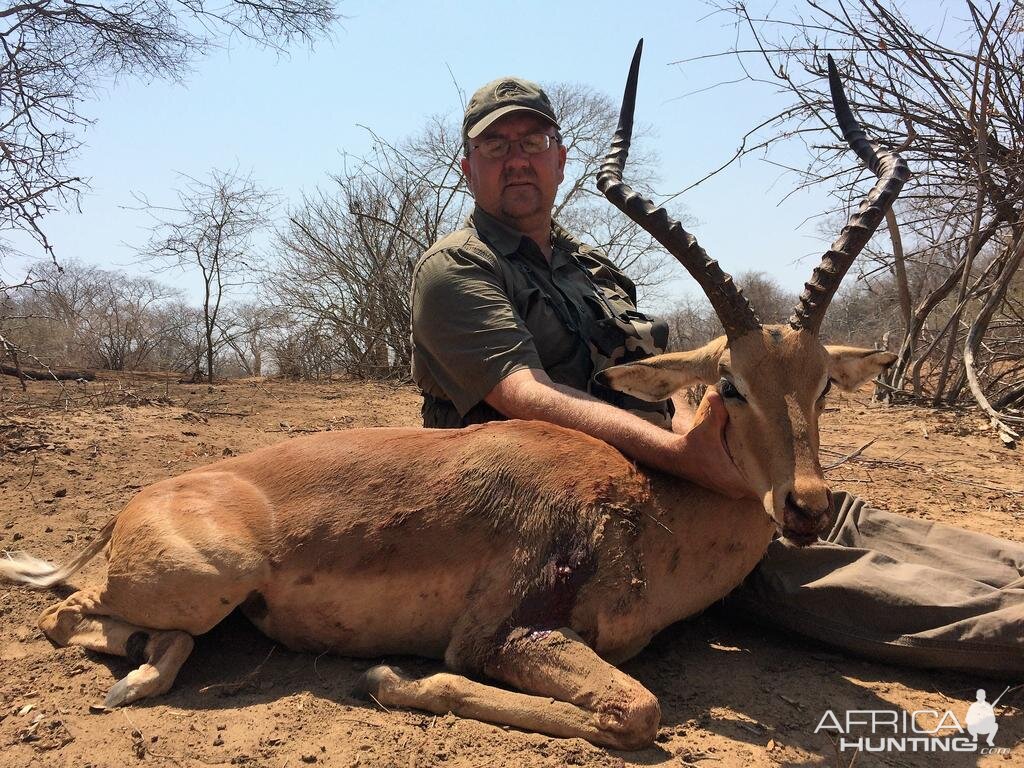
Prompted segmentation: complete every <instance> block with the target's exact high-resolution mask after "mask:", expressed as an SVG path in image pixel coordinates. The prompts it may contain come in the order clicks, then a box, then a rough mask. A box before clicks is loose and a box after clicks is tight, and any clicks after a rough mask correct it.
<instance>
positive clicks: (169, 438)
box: [0, 376, 1024, 768]
mask: <svg viewBox="0 0 1024 768" xmlns="http://www.w3.org/2000/svg"><path fill="white" fill-rule="evenodd" d="M418 408H419V400H418V397H417V396H416V394H415V392H413V391H412V390H410V389H405V388H392V387H388V386H381V385H368V384H360V383H352V382H337V381H336V382H331V383H323V384H294V383H286V382H278V381H272V380H261V381H242V382H231V383H226V384H223V385H217V386H214V387H212V388H208V387H207V386H205V385H179V384H176V383H173V382H170V381H166V380H164V379H163V378H161V377H158V376H135V377H123V378H115V377H106V378H103V379H101V380H99V381H97V382H94V383H92V384H89V385H85V386H76V385H71V386H69V387H68V388H67V389H66V390H64V391H59V390H58V389H57V388H55V387H54V385H52V384H33V385H30V389H29V392H28V394H27V395H23V394H21V392H20V391H19V390H18V388H17V382H15V381H14V380H13V379H7V380H6V381H4V382H0V549H21V548H24V549H26V550H28V551H30V552H32V553H34V554H37V555H40V556H43V557H46V558H48V559H51V560H58V561H63V560H65V559H66V558H68V556H69V555H71V554H72V553H74V552H76V551H78V550H79V549H80V548H81V547H82V546H83V545H84V543H85V542H86V541H88V540H89V539H90V537H91V536H93V535H94V534H95V533H96V531H98V530H99V528H100V527H101V526H102V525H103V523H104V522H105V521H106V520H107V519H108V517H109V516H110V515H111V514H112V513H114V512H115V511H116V510H118V509H119V508H120V507H121V506H122V505H123V504H124V503H125V502H126V501H127V500H128V499H129V498H130V497H131V496H132V495H133V494H134V493H135V492H136V491H137V490H138V489H139V488H141V487H142V486H144V485H145V484H147V483H150V482H152V481H154V480H157V479H160V478H163V477H166V476H168V475H171V474H174V473H178V472H181V471H183V470H186V469H189V468H192V467H195V466H198V465H201V464H204V463H207V462H210V461H213V460H216V459H218V458H220V457H222V456H225V455H230V454H235V453H239V452H244V451H247V450H250V449H253V448H256V447H258V446H262V445H267V444H269V443H273V442H275V441H279V440H286V439H289V437H291V436H293V435H296V434H302V433H304V432H307V431H315V430H324V429H344V428H348V427H353V426H372V425H414V424H416V423H417V422H418ZM828 410H829V412H828V413H827V415H826V418H825V423H824V425H823V435H822V437H823V447H824V449H825V454H824V459H825V461H826V463H827V462H828V461H830V460H835V459H836V458H838V457H840V456H844V455H846V454H849V453H850V452H852V451H854V450H855V449H856V448H858V447H860V446H862V445H863V444H865V443H866V442H868V441H869V440H872V439H874V440H875V442H874V443H873V444H872V445H871V446H870V447H868V448H867V449H865V450H864V452H863V453H862V454H861V455H860V456H859V457H858V458H856V459H853V460H850V461H848V462H846V463H844V464H842V465H841V466H839V467H837V468H836V469H834V470H832V471H831V472H830V473H829V476H830V478H831V479H832V480H833V481H834V484H835V485H836V486H837V487H840V488H846V489H849V490H852V491H854V492H857V493H859V494H861V495H863V496H866V497H868V498H870V499H871V500H872V501H873V502H875V504H876V505H877V506H881V507H883V508H888V509H891V510H893V511H898V512H903V513H906V514H908V515H912V516H916V517H925V518H928V519H932V520H938V521H943V522H948V523H952V524H955V525H958V526H961V527H964V528H968V529H971V530H977V531H984V532H987V533H991V534H994V535H998V536H1003V537H1007V538H1014V539H1018V540H1024V529H1022V521H1024V471H1022V469H1024V458H1022V452H1021V451H1020V450H1018V451H1009V450H1006V449H1004V448H1002V447H1001V446H1000V445H999V444H998V443H997V442H996V441H995V439H994V438H993V437H992V436H991V434H990V433H988V432H986V431H985V429H984V424H983V423H982V422H981V420H980V419H979V418H978V417H977V416H976V415H971V414H964V413H954V412H937V413H935V412H927V411H923V410H918V409H914V408H910V407H896V408H878V407H874V406H871V405H869V404H868V402H867V396H866V394H865V395H858V396H854V397H838V396H836V397H833V399H832V400H831V401H830V406H829V409H828ZM102 567H103V566H102V558H99V559H97V560H96V561H94V562H93V563H92V564H90V565H89V566H88V567H87V568H86V569H85V570H84V571H83V572H82V573H81V574H79V575H77V576H76V577H75V578H74V579H73V582H74V583H75V584H79V585H81V584H86V583H89V582H94V581H96V580H97V579H98V576H99V574H100V569H101V568H102ZM55 597H56V596H55V595H54V594H53V593H47V592H34V591H30V590H27V589H23V588H20V587H16V586H11V585H9V584H4V585H0V765H3V766H9V767H10V768H21V767H22V766H77V767H83V766H96V767H99V766H125V765H135V764H152V765H168V766H171V765H177V766H200V765H242V766H298V765H306V764H322V765H329V766H403V768H405V767H406V766H478V765H479V766H485V765H487V766H490V765H513V766H519V765H523V766H563V765H576V766H593V767H595V768H596V767H597V766H601V767H602V768H603V767H610V766H624V765H665V766H701V768H731V767H732V766H776V765H822V766H838V765H842V766H848V765H849V764H850V761H851V758H852V757H853V755H852V754H851V753H843V754H842V755H839V754H837V753H836V752H835V751H834V748H833V746H832V744H831V743H830V741H829V739H828V738H827V737H826V736H825V735H824V734H817V735H815V734H814V733H813V731H814V727H815V725H817V723H818V722H819V719H820V718H821V715H822V714H823V713H824V711H825V710H826V709H829V708H831V709H833V710H834V711H837V712H839V711H843V710H851V709H880V708H890V707H892V706H895V707H900V708H904V709H907V710H914V709H926V708H927V709H935V710H940V711H942V710H946V709H950V710H952V711H953V712H954V713H956V714H957V715H958V716H960V717H962V715H963V714H964V712H965V711H966V708H967V705H968V704H969V703H970V702H971V701H972V700H973V698H974V691H975V689H976V688H978V687H986V688H987V689H988V690H989V691H990V692H991V691H1001V690H1002V689H1003V688H1004V687H1005V685H1006V684H1007V683H1009V684H1013V683H1014V682H1015V681H1012V680H1008V681H993V680H984V679H979V678H976V677H972V676H966V675H960V674H952V673H944V672H927V671H913V670H905V669H899V668H895V667H891V666H886V665H883V664H877V663H872V662H869V661H865V660H861V659H856V658H852V657H848V656H844V655H841V654H839V653H836V652H833V651H830V650H829V649H827V648H824V647H822V646H819V645H816V644H813V643H811V642H807V641H803V640H800V639H799V638H794V637H788V636H785V635H783V634H781V633H777V632H774V631H771V630H766V629H763V628H760V627H757V626H751V625H746V624H737V623H735V622H734V621H731V620H729V619H727V618H726V617H724V616H723V615H720V614H719V613H717V612H716V611H715V610H712V611H710V612H708V613H706V614H705V615H703V616H701V617H698V618H696V619H693V620H690V621H688V622H684V623H682V624H679V625H676V626H673V627H671V628H669V629H668V630H666V631H665V632H663V633H662V634H661V635H659V636H658V637H657V638H656V639H655V641H654V642H653V643H652V645H651V646H650V647H649V648H648V649H647V650H646V651H645V652H644V653H643V654H642V655H641V656H640V657H639V658H637V659H634V660H633V661H632V662H630V663H629V664H627V665H626V666H625V669H626V670H627V671H628V672H629V674H631V675H634V676H635V677H637V678H638V679H639V680H640V681H642V682H643V683H644V684H645V685H646V686H648V687H649V688H650V689H651V690H652V691H654V693H655V694H656V695H657V696H658V697H659V699H660V700H661V704H662V711H663V722H662V728H661V730H660V732H659V734H658V738H657V743H656V745H655V746H654V747H652V748H650V749H647V750H644V751H642V752H637V753H618V752H611V751H608V750H604V749H599V748H597V747H593V746H591V745H589V744H587V743H585V742H583V741H580V740H560V739H552V738H548V737H545V736H540V735H537V734H531V733H522V732H519V731H516V730H511V729H505V728H500V727H495V726H492V725H487V724H483V723H478V722H474V721H469V720H461V719H459V718H456V717H454V716H452V715H448V716H445V717H433V716H429V715H423V714H420V713H416V712H402V711H394V712H384V711H381V710H380V709H379V708H377V707H375V706H372V705H368V704H367V703H365V702H363V701H361V700H359V699H358V698H356V697H355V696H353V695H352V687H353V684H354V682H355V680H356V678H357V677H358V675H359V674H360V673H361V672H362V671H363V670H364V669H366V668H367V667H368V666H370V665H371V664H372V663H373V662H371V661H367V660H350V659H344V658H335V657H329V656H322V657H314V656H311V655H304V654H298V653H292V652H290V651H287V650H285V649H283V648H280V647H275V646H274V645H273V644H272V643H271V642H270V641H269V640H267V639H266V638H264V637H263V636H262V635H260V634H259V633H258V632H257V631H256V630H255V629H253V628H252V626H251V625H249V624H248V622H246V621H245V619H243V618H239V617H231V618H230V619H228V620H227V621H225V622H224V623H223V624H222V625H220V626H219V627H217V628H216V629H215V630H214V631H212V632H211V633H209V634H208V635H206V636H204V637H202V638H199V640H198V642H197V646H196V650H195V651H194V653H193V655H192V657H191V658H190V659H189V661H188V662H187V664H186V665H185V667H184V669H183V671H182V673H181V675H180V676H179V678H178V681H177V684H176V686H175V688H174V690H173V691H172V692H171V693H170V694H168V695H166V696H164V697H162V698H160V699H157V700H153V701H152V702H146V703H143V704H140V705H136V706H133V707H130V708H127V709H123V710H119V711H114V712H107V713H92V712H90V705H91V704H94V703H96V702H98V701H101V700H102V699H103V696H104V694H105V692H106V690H107V688H109V687H110V685H112V684H113V682H114V681H115V680H116V679H118V678H119V677H121V676H123V675H124V674H126V673H127V672H128V671H129V666H128V664H127V662H126V661H125V660H123V659H119V658H111V657H103V656H99V655H96V654H92V653H87V652H85V651H83V650H81V649H78V648H54V647H53V646H52V645H51V644H50V643H49V642H48V641H47V640H46V638H45V637H44V636H42V635H41V633H40V632H39V631H38V630H37V629H36V626H35V620H36V616H37V615H38V613H39V612H40V611H41V610H42V609H43V608H44V607H45V606H46V605H48V604H50V603H52V602H54V601H55ZM397 661H400V663H402V665H403V666H404V667H406V668H407V669H409V670H411V671H420V672H426V671H430V670H434V669H437V664H436V663H434V662H427V661H420V660H411V659H401V660H397ZM1016 682H1018V683H1019V682H1021V681H1016ZM1001 703H1002V704H1006V705H1008V706H1006V707H1005V708H1003V707H1001V708H1000V710H999V712H998V714H999V724H1000V731H999V733H998V736H997V744H998V745H999V746H1002V747H1008V748H1010V752H1009V753H1008V754H1002V755H987V756H978V755H970V756H949V755H945V756H944V755H930V756H928V755H914V754H910V753H887V754H884V755H867V754H865V755H861V756H859V757H858V758H857V760H856V763H855V765H857V766H872V765H892V766H943V765H984V766H996V765H999V766H1011V765H1014V766H1020V765H1024V716H1022V713H1021V710H1022V708H1024V692H1022V691H1021V690H1019V689H1018V690H1015V691H1011V693H1010V694H1008V695H1007V697H1005V698H1004V700H1003V702H1001Z"/></svg>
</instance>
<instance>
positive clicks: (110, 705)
mask: <svg viewBox="0 0 1024 768" xmlns="http://www.w3.org/2000/svg"><path fill="white" fill-rule="evenodd" d="M133 693H135V686H133V685H132V684H131V683H130V682H129V681H128V679H127V678H125V679H123V680H118V681H117V682H116V683H114V685H113V686H112V687H111V688H110V690H109V691H107V698H105V699H104V700H103V706H104V707H105V708H106V709H114V708H116V707H120V706H122V705H124V704H130V703H131V702H132V701H134V698H135V697H134V696H133V695H132V694H133Z"/></svg>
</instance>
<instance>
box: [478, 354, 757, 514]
mask: <svg viewBox="0 0 1024 768" xmlns="http://www.w3.org/2000/svg"><path fill="white" fill-rule="evenodd" d="M484 400H485V401H486V402H487V403H488V405H490V406H491V407H492V408H495V409H496V410H498V411H500V412H501V413H502V414H504V415H505V416H508V417H509V418H514V419H539V420H541V421H548V422H551V423H552V424H558V425H560V426H563V427H569V428H570V429H578V430H579V431H580V432H584V433H586V434H588V435H591V436H592V437H596V438H598V439H600V440H604V441H605V442H606V443H609V444H611V445H614V446H615V447H616V448H618V449H619V450H620V451H622V452H623V453H624V454H626V455H627V456H629V457H630V458H632V459H634V460H636V461H638V462H640V463H642V464H646V465H647V466H650V467H654V468H655V469H660V470H662V471H663V472H668V473H670V474H673V475H680V476H682V477H685V478H687V479H689V480H693V481H694V482H695V483H698V484H699V485H702V486H704V487H706V488H711V489H713V490H716V491H718V492H719V493H722V494H724V495H726V496H730V497H732V498H740V497H743V496H746V495H748V494H749V493H750V491H749V485H748V483H747V482H746V481H745V480H744V479H743V477H742V475H740V473H739V470H737V469H736V466H735V465H734V464H733V462H732V459H731V458H730V457H729V455H728V453H727V452H726V450H725V442H724V433H725V424H726V422H727V421H728V416H727V415H726V411H725V406H724V404H723V403H722V400H721V396H720V395H719V394H718V393H717V392H715V391H714V390H712V389H709V390H708V395H707V396H705V398H704V401H703V402H702V403H701V405H700V407H699V408H698V409H697V413H696V414H695V415H694V419H693V428H692V429H691V430H690V431H688V432H686V433H685V434H679V433H677V432H670V431H668V430H665V429H662V428H660V427H657V426H655V425H654V424H651V423H649V422H646V421H644V420H643V419H641V418H639V417H638V416H634V415H633V414H631V413H629V412H628V411H623V410H621V409H619V408H616V407H615V406H613V405H610V404H609V403H606V402H604V401H602V400H598V399H597V398H594V397H591V396H590V395H588V394H587V393H585V392H580V391H579V390H576V389H573V388H571V387H566V386H564V385H561V384H556V383H554V382H553V381H551V379H550V378H549V377H548V375H547V374H546V373H545V372H544V371H543V370H538V369H532V368H531V369H526V370H519V371H515V372H513V373H511V374H509V375H508V376H506V377H505V378H504V379H502V380H501V381H500V382H498V384H497V385H496V386H495V387H494V388H493V389H492V390H491V391H490V392H489V393H488V394H487V395H486V397H485V398H484Z"/></svg>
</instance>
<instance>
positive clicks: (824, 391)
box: [818, 379, 832, 400]
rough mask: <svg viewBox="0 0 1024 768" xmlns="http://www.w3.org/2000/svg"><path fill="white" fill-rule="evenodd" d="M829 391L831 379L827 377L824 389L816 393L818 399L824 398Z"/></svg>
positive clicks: (830, 389)
mask: <svg viewBox="0 0 1024 768" xmlns="http://www.w3.org/2000/svg"><path fill="white" fill-rule="evenodd" d="M831 391H832V379H829V380H828V381H826V382H825V389H823V390H822V391H821V394H820V395H818V399H819V400H824V399H825V395H827V394H828V393H829V392H831Z"/></svg>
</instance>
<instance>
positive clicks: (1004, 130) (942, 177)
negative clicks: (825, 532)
mask: <svg viewBox="0 0 1024 768" xmlns="http://www.w3.org/2000/svg"><path fill="white" fill-rule="evenodd" d="M719 7H720V9H721V10H724V11H726V12H727V13H729V14H732V15H733V16H734V17H735V19H736V23H737V30H738V33H739V36H738V40H739V42H738V44H737V46H736V47H735V48H734V49H732V50H730V51H725V52H721V53H720V54H715V55H716V56H720V57H722V58H724V59H725V58H727V59H735V60H737V61H738V62H739V66H740V70H741V73H742V76H743V77H745V78H749V79H751V80H755V81H758V82H764V83H766V84H770V85H771V86H773V87H775V88H777V89H779V90H780V91H781V92H783V93H785V94H788V95H789V96H790V97H791V102H790V104H789V105H788V106H786V107H785V108H784V109H782V110H781V111H779V112H778V113H777V114H776V115H775V116H773V117H772V118H769V119H768V120H766V121H763V122H762V123H761V124H760V125H758V126H756V127H755V128H753V129H752V130H751V131H750V132H749V133H748V134H747V135H746V136H744V138H743V141H742V144H741V146H740V148H739V149H738V150H737V152H736V154H735V157H734V158H733V159H737V158H740V157H743V156H745V155H750V154H764V153H768V152H770V151H772V150H773V149H774V147H775V146H776V145H778V144H780V143H782V142H786V141H798V142H802V143H803V144H804V145H805V146H807V147H808V148H810V149H811V157H812V160H811V162H810V164H809V166H808V167H807V168H805V169H793V170H795V171H797V173H798V174H799V185H800V186H807V185H813V184H817V183H819V182H822V181H827V183H828V184H829V186H830V187H834V186H835V184H836V180H837V179H838V180H839V182H840V183H839V187H838V188H839V190H840V192H839V195H840V197H839V201H838V208H839V209H840V210H843V209H846V208H848V207H849V205H850V202H851V201H852V200H855V199H857V198H859V193H857V192H856V189H857V188H858V186H859V185H860V180H861V178H862V177H863V175H864V172H863V169H861V168H859V167H857V166H853V165H851V164H850V162H849V159H848V157H846V156H845V154H844V153H843V152H842V150H841V146H842V144H841V141H840V140H839V137H838V136H837V135H836V134H835V129H834V128H833V127H832V126H831V124H830V121H829V120H828V119H827V117H826V116H827V115H828V114H829V112H828V109H827V107H826V106H825V105H826V104H827V99H828V96H827V94H826V93H825V91H824V89H823V87H822V84H823V82H824V73H825V54H826V52H832V53H833V55H835V56H836V58H837V60H838V61H839V64H840V67H841V69H842V70H843V79H844V82H845V83H846V86H847V89H848V91H849V92H850V101H851V103H852V104H853V106H854V109H855V110H856V111H857V112H858V114H859V115H860V117H861V118H862V119H863V120H864V122H865V123H866V124H867V125H866V126H865V127H866V130H867V131H868V132H869V133H870V134H871V135H873V136H877V137H879V143H880V144H881V145H882V146H883V147H886V146H887V147H892V148H896V147H899V148H900V150H901V153H902V155H903V157H904V158H905V159H906V160H907V162H908V163H909V165H910V168H911V170H912V171H913V172H914V174H915V178H914V181H913V182H912V185H911V188H910V189H909V191H908V193H907V194H905V195H904V196H903V197H902V198H901V201H900V202H899V203H898V207H897V208H896V209H895V210H894V216H893V217H892V218H891V219H890V221H889V242H888V243H885V244H883V243H881V241H878V240H876V244H875V247H874V250H873V251H871V250H870V249H869V252H868V254H867V255H866V257H865V258H862V259H861V261H860V271H861V276H862V278H864V279H865V280H866V281H868V282H867V283H866V284H867V285H872V283H871V279H872V278H873V277H875V276H877V275H878V274H879V272H885V273H887V276H888V277H889V278H891V279H889V280H887V281H885V282H878V281H876V282H874V284H873V285H874V287H875V288H883V287H884V288H885V290H886V291H887V293H886V294H885V295H883V296H880V299H882V301H881V302H880V305H881V306H883V307H885V306H887V305H888V306H892V307H894V308H896V309H897V312H895V313H894V315H893V318H894V320H895V323H894V325H895V328H894V330H896V331H898V333H899V334H900V335H901V336H902V341H901V342H900V343H899V344H898V345H897V346H898V348H899V360H898V362H897V364H896V365H894V366H893V367H892V368H891V369H890V370H889V373H888V377H889V378H888V382H887V387H888V390H889V391H890V392H900V391H904V390H909V392H910V393H912V394H913V396H916V397H919V398H922V399H923V398H927V400H928V401H930V402H932V403H936V404H937V403H943V402H945V403H952V402H956V401H958V400H959V399H961V398H962V397H963V396H964V395H965V394H966V392H967V391H970V393H971V396H972V397H973V399H974V400H976V401H977V402H978V404H979V405H980V406H981V407H982V408H983V409H985V410H986V412H989V411H991V410H992V409H991V408H990V407H989V406H988V401H989V400H992V401H993V402H1002V403H1004V404H1005V405H1004V411H1003V413H1002V415H1001V416H999V419H1001V422H1000V426H998V427H997V428H998V429H1000V431H1001V433H1003V434H1004V435H1009V434H1011V433H1012V430H1011V429H1010V428H1009V426H1008V425H1009V424H1021V423H1024V413H1021V412H1020V410H1019V408H1018V409H1017V410H1016V411H1015V410H1013V409H1014V407H1015V406H1012V403H1014V402H1018V401H1016V400H1013V399H1012V398H1010V399H1007V398H1006V396H1007V395H1009V394H1010V393H1012V392H1014V391H1016V390H1017V389H1019V388H1020V387H1021V386H1024V379H1022V377H1021V375H1020V372H1021V369H1022V366H1021V365H1019V364H1018V363H1019V362H1020V361H1024V345H1022V344H1021V341H1020V340H1021V336H1022V334H1021V328H1020V327H1019V326H1017V327H1016V329H1015V330H1012V331H1010V330H1008V324H1012V322H1013V310H1012V308H1011V306H1010V303H1011V302H1012V298H1011V297H1012V296H1013V292H1012V291H1011V290H1010V288H1011V286H1012V285H1014V281H1015V280H1017V279H1018V278H1017V275H1018V270H1019V266H1020V259H1019V258H1018V253H1019V250H1018V248H1017V243H1018V242H1020V240H1021V237H1022V235H1024V222H1022V213H1024V183H1022V181H1024V165H1022V159H1021V158H1022V154H1021V147H1024V95H1022V94H1024V7H1022V6H1021V5H1020V4H1019V3H1005V4H1002V5H1000V4H994V3H983V4H975V3H972V2H965V3H964V4H963V6H962V12H961V13H955V12H954V13H952V14H948V15H947V14H943V15H942V16H941V19H936V18H935V17H934V14H932V13H931V11H928V12H927V13H920V8H919V9H917V11H918V12H919V16H920V17H919V18H914V19H911V18H908V17H907V16H906V15H904V13H903V11H901V10H900V9H899V8H898V7H896V6H893V5H892V4H891V3H884V2H881V0H830V1H828V2H825V1H821V2H818V1H816V0H807V1H806V2H804V3H803V4H802V8H801V9H800V10H799V11H796V12H794V13H793V14H792V15H791V16H788V17H785V16H782V15H776V14H775V13H773V14H772V15H771V17H770V18H760V17H756V16H754V15H753V14H752V13H751V12H750V11H749V10H748V8H747V7H746V6H745V5H743V4H738V3H732V2H729V3H723V4H720V5H719ZM911 10H914V9H911ZM702 58H706V57H702ZM680 63H685V62H680ZM1011 339H1013V340H1015V341H1011ZM982 342H984V343H982ZM994 345H995V346H994ZM996 346H998V347H999V350H1000V351H999V352H998V353H995V352H994V350H995V348H996ZM972 350H973V351H972ZM975 352H976V353H977V354H975ZM1008 370H1015V371H1016V372H1017V373H1015V374H1013V375H1007V371H1008ZM975 384H976V386H975ZM990 415H991V413H990Z"/></svg>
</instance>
